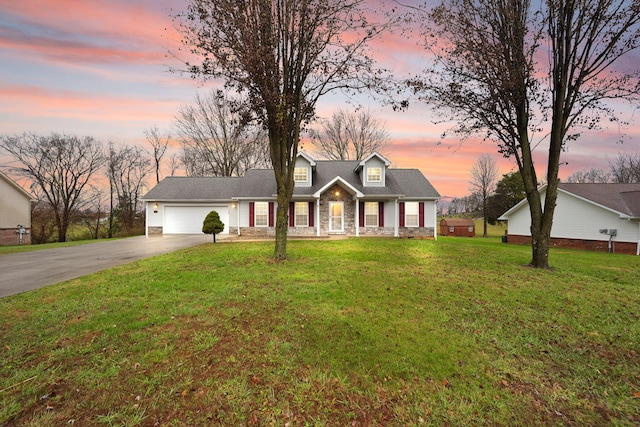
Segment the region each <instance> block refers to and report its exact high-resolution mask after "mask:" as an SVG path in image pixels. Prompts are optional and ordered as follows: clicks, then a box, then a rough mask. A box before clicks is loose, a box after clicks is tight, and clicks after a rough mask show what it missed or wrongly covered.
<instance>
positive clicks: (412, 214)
mask: <svg viewBox="0 0 640 427" xmlns="http://www.w3.org/2000/svg"><path fill="white" fill-rule="evenodd" d="M419 212H420V207H419V204H418V202H405V204H404V225H405V227H418V224H419V221H418V216H419Z"/></svg>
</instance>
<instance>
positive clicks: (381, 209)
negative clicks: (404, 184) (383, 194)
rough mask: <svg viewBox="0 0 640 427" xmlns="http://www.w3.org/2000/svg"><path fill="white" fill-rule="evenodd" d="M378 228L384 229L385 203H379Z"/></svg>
mask: <svg viewBox="0 0 640 427" xmlns="http://www.w3.org/2000/svg"><path fill="white" fill-rule="evenodd" d="M378 227H384V202H378Z"/></svg>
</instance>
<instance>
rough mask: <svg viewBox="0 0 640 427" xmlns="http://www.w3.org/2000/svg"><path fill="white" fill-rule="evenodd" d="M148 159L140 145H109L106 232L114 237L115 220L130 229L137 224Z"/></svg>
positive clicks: (147, 172)
mask: <svg viewBox="0 0 640 427" xmlns="http://www.w3.org/2000/svg"><path fill="white" fill-rule="evenodd" d="M151 169H152V166H151V160H150V159H149V157H148V153H146V152H145V151H144V150H143V149H142V148H139V147H135V146H134V147H131V146H122V147H119V148H116V147H114V144H113V143H111V144H110V145H109V156H108V160H107V177H108V178H109V187H110V194H111V202H110V214H109V230H108V236H109V237H113V235H114V230H115V225H116V224H115V220H116V219H118V220H119V224H120V225H121V226H122V227H123V228H124V230H127V231H131V230H133V229H134V228H135V227H136V225H137V221H136V220H137V216H138V213H139V212H140V209H139V199H140V196H142V192H143V191H144V189H145V188H146V180H147V176H148V174H149V173H150V172H151Z"/></svg>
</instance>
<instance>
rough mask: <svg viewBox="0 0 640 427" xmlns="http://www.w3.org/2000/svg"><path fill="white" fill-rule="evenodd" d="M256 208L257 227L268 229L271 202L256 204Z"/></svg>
mask: <svg viewBox="0 0 640 427" xmlns="http://www.w3.org/2000/svg"><path fill="white" fill-rule="evenodd" d="M254 206H255V225H256V227H267V226H268V225H269V202H256V203H255V205H254Z"/></svg>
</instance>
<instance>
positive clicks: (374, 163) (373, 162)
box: [360, 156, 385, 187]
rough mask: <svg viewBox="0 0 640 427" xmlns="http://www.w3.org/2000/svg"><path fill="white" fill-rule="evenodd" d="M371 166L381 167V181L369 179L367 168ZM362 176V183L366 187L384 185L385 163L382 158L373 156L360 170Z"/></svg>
mask: <svg viewBox="0 0 640 427" xmlns="http://www.w3.org/2000/svg"><path fill="white" fill-rule="evenodd" d="M369 168H380V173H381V180H380V182H369V181H368V180H367V169H369ZM360 173H361V174H362V175H361V178H362V185H364V186H365V187H384V186H385V165H384V162H383V161H382V160H380V159H379V158H378V157H375V156H374V157H372V158H370V159H369V160H367V162H366V163H365V165H364V167H363V168H362V171H361V172H360Z"/></svg>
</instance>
